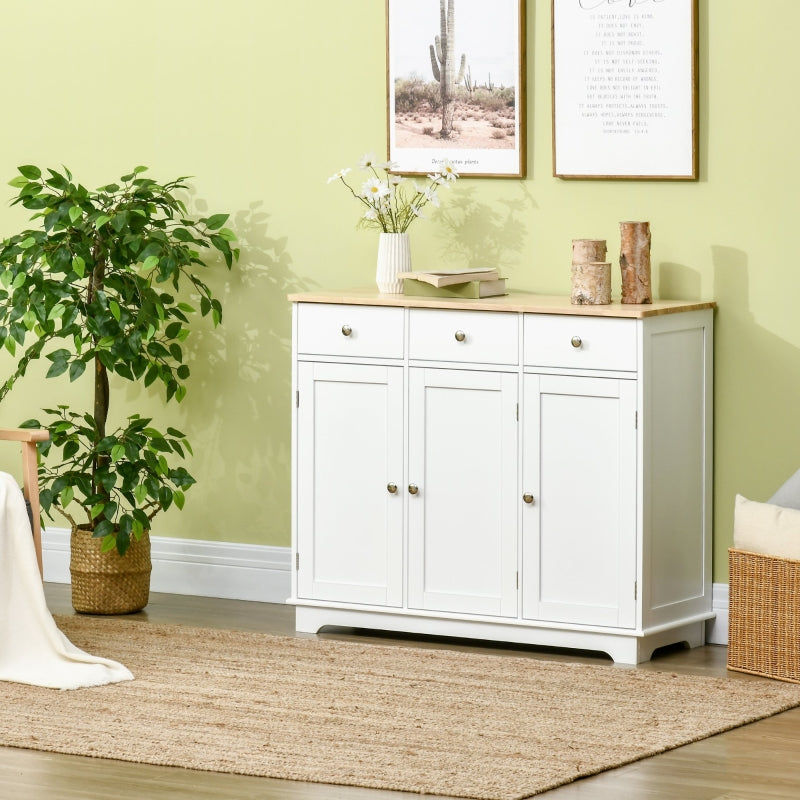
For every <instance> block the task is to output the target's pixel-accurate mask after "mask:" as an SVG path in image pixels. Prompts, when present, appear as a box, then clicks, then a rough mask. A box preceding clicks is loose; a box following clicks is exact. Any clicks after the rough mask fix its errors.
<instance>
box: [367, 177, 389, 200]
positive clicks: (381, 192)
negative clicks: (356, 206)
mask: <svg viewBox="0 0 800 800" xmlns="http://www.w3.org/2000/svg"><path fill="white" fill-rule="evenodd" d="M361 194H362V195H363V196H364V197H366V198H368V199H369V200H378V199H380V198H381V197H386V195H387V194H389V187H388V185H387V184H385V183H384V182H383V181H381V180H378V178H370V179H369V180H368V181H364V185H363V186H362V187H361Z"/></svg>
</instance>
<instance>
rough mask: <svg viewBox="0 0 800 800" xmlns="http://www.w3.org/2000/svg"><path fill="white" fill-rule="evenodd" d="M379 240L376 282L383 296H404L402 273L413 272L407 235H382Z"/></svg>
mask: <svg viewBox="0 0 800 800" xmlns="http://www.w3.org/2000/svg"><path fill="white" fill-rule="evenodd" d="M379 237H380V238H379V239H378V263H377V266H376V269H375V282H376V283H377V284H378V291H379V292H381V294H402V293H403V279H402V278H398V277H397V276H398V275H399V274H400V273H401V272H410V271H411V245H410V243H409V240H408V234H407V233H381V234H379Z"/></svg>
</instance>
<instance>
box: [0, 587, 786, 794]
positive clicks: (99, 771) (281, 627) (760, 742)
mask: <svg viewBox="0 0 800 800" xmlns="http://www.w3.org/2000/svg"><path fill="white" fill-rule="evenodd" d="M46 592H47V597H48V603H49V606H50V609H51V611H52V612H53V613H55V614H66V613H72V609H71V606H70V601H69V588H68V587H66V586H62V585H56V584H49V585H47V587H46ZM142 616H143V617H144V618H146V619H147V620H149V621H151V622H165V623H178V624H187V625H203V626H208V627H212V626H217V627H225V628H237V629H240V630H248V631H263V632H267V633H278V634H286V635H295V634H294V613H293V609H292V608H291V607H289V606H282V605H272V604H263V603H247V602H240V601H235V600H217V599H212V598H197V597H184V596H179V595H168V594H154V595H152V597H151V602H150V605H149V606H148V607H147V609H146V610H145V611H144V612H142ZM322 635H323V636H325V637H328V638H341V639H346V638H351V637H352V636H353V635H354V634H353V633H352V632H348V631H341V630H340V631H335V632H328V633H324V634H322ZM360 638H362V639H363V638H365V637H364V636H360ZM380 641H381V642H383V643H385V644H386V643H388V644H392V643H398V644H403V645H408V644H409V640H408V639H402V638H399V637H392V638H381V639H380ZM413 644H414V645H415V646H419V647H451V648H454V649H469V650H473V651H479V652H480V651H482V650H484V651H485V650H486V649H487V648H484V647H481V646H479V645H477V644H472V645H471V644H465V643H460V644H454V643H452V642H444V643H443V642H431V641H430V640H414V641H413ZM490 649H491V650H492V652H495V653H497V652H501V653H502V652H505V650H504V648H500V647H491V648H490ZM508 652H513V653H514V654H515V655H521V654H522V655H529V656H530V657H531V658H547V659H556V660H570V661H575V660H580V661H584V662H586V663H605V664H608V663H610V662H609V661H608V659H606V658H603V657H600V656H597V657H595V656H591V655H588V654H579V655H575V654H571V653H556V652H553V651H542V650H534V649H531V648H519V649H518V648H515V649H514V650H509V651H508ZM725 660H726V649H725V648H724V647H718V646H708V647H701V648H697V649H695V650H684V649H673V650H670V651H666V652H660V653H658V654H657V655H656V658H655V659H654V660H653V661H652V662H650V663H648V664H644V665H640V666H639V667H637V669H657V670H668V671H672V672H677V673H687V674H689V673H690V674H702V675H718V676H726V675H727V676H728V677H729V679H730V680H731V681H737V680H761V679H759V678H752V677H750V676H746V675H740V674H738V673H729V672H727V670H726V668H725ZM0 696H1V695H0ZM0 724H2V711H0ZM76 724H78V725H79V724H80V721H79V720H76ZM409 797H411V795H409V794H406V793H403V792H386V791H373V790H369V789H358V788H350V787H340V786H329V785H321V784H309V783H297V782H292V781H279V780H273V779H270V778H252V777H248V776H242V775H226V774H220V773H213V772H195V771H192V770H186V769H177V768H171V767H156V766H149V765H137V764H128V763H124V762H119V761H110V760H104V759H91V758H82V757H78V756H62V755H57V754H54V753H39V752H35V751H30V750H17V749H13V748H0V800H12V799H13V800H68V799H69V800H108V799H109V798H114V800H162V799H163V798H170V799H171V800H177V799H181V798H185V800H204V798H214V800H234V798H235V800H284V799H285V800H408V798H409ZM539 797H543V798H546V800H578V799H580V800H586V799H587V798H591V800H789V798H800V709H794V710H792V711H787V712H785V713H783V714H779V715H777V716H775V717H771V718H769V719H766V720H762V721H761V722H756V723H753V724H752V725H747V726H744V727H742V728H737V729H735V730H733V731H730V732H728V733H724V734H720V735H718V736H714V737H712V738H710V739H706V740H704V741H701V742H697V743H695V744H691V745H687V746H685V747H681V748H679V749H677V750H672V751H670V752H668V753H664V754H663V755H659V756H655V757H653V758H648V759H645V760H643V761H639V762H637V763H635V764H631V765H629V766H626V767H621V768H619V769H616V770H610V771H608V772H605V773H602V774H600V775H596V776H592V777H590V778H585V779H583V780H581V781H577V782H576V783H573V784H569V785H567V786H563V787H561V788H559V789H554V790H552V791H550V792H547V793H545V794H544V795H539Z"/></svg>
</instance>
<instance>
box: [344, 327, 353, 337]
mask: <svg viewBox="0 0 800 800" xmlns="http://www.w3.org/2000/svg"><path fill="white" fill-rule="evenodd" d="M352 332H353V329H352V328H351V327H350V326H349V325H342V336H349V335H350V334H351V333H352Z"/></svg>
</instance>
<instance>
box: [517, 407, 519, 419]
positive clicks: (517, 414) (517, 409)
mask: <svg viewBox="0 0 800 800" xmlns="http://www.w3.org/2000/svg"><path fill="white" fill-rule="evenodd" d="M517 422H519V403H517Z"/></svg>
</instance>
